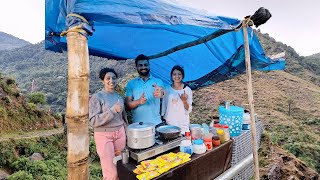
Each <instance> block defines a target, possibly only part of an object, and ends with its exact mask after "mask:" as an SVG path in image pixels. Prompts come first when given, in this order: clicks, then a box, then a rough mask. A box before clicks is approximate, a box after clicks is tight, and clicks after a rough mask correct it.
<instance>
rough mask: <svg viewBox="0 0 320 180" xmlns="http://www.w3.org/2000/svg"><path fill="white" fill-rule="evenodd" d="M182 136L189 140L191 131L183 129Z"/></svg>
mask: <svg viewBox="0 0 320 180" xmlns="http://www.w3.org/2000/svg"><path fill="white" fill-rule="evenodd" d="M184 136H185V137H186V139H187V140H191V133H190V131H189V130H186V131H185V133H184Z"/></svg>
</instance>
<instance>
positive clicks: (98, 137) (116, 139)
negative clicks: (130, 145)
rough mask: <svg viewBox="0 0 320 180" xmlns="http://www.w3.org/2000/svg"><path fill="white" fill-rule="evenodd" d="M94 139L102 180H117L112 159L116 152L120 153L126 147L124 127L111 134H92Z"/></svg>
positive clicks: (115, 168)
mask: <svg viewBox="0 0 320 180" xmlns="http://www.w3.org/2000/svg"><path fill="white" fill-rule="evenodd" d="M94 139H95V142H96V147H97V153H98V155H99V157H100V164H101V169H102V174H103V179H104V180H109V179H110V180H116V179H118V173H117V167H116V165H115V164H113V158H114V157H115V153H116V152H121V151H122V150H123V149H124V147H125V146H126V134H125V130H124V127H123V126H122V127H121V128H120V129H119V130H117V131H113V132H94ZM120 154H121V153H120ZM120 154H118V155H120Z"/></svg>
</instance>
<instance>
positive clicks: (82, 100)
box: [66, 32, 89, 180]
mask: <svg viewBox="0 0 320 180" xmlns="http://www.w3.org/2000/svg"><path fill="white" fill-rule="evenodd" d="M67 44H68V97H67V109H66V111H67V112H66V120H67V129H68V133H67V138H68V157H67V161H68V180H88V179H89V128H88V118H89V115H88V114H89V105H88V101H89V53H88V41H87V38H86V37H85V36H83V35H81V34H80V33H77V32H68V34H67Z"/></svg>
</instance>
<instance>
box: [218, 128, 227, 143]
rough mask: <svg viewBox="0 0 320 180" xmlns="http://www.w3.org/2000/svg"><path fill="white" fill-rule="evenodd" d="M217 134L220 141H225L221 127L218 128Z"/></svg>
mask: <svg viewBox="0 0 320 180" xmlns="http://www.w3.org/2000/svg"><path fill="white" fill-rule="evenodd" d="M217 134H218V136H219V138H220V143H221V144H223V143H224V142H225V141H226V139H225V135H224V131H223V130H222V129H218V130H217Z"/></svg>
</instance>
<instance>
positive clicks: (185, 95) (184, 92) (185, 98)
mask: <svg viewBox="0 0 320 180" xmlns="http://www.w3.org/2000/svg"><path fill="white" fill-rule="evenodd" d="M180 99H181V101H182V102H184V103H185V102H187V100H188V94H186V91H183V94H181V95H180Z"/></svg>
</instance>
